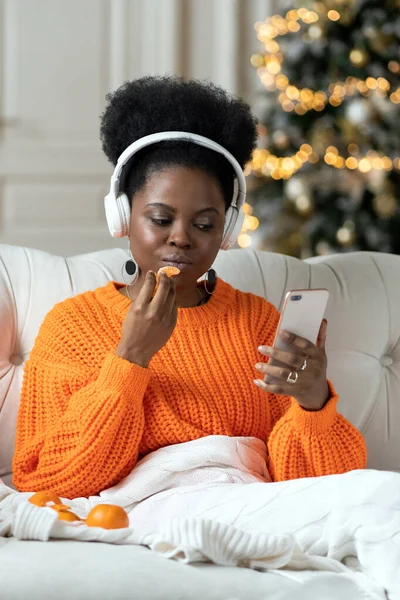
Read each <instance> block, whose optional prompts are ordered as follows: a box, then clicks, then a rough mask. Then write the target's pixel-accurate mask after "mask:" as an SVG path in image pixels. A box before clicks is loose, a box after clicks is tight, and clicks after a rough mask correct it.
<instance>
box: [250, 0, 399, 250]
mask: <svg viewBox="0 0 400 600" xmlns="http://www.w3.org/2000/svg"><path fill="white" fill-rule="evenodd" d="M255 28H256V31H257V34H258V38H259V40H260V41H261V42H262V44H263V51H262V52H260V53H259V54H256V55H254V56H253V57H252V59H251V62H252V65H253V66H254V67H255V68H257V72H258V75H259V77H260V79H261V81H262V83H263V86H264V88H265V92H262V98H261V100H262V101H261V102H260V106H262V113H260V110H258V113H259V117H260V126H259V129H260V131H259V133H260V145H259V148H258V149H257V150H256V151H255V153H254V156H253V160H252V162H251V164H250V165H248V168H247V174H248V175H250V176H249V177H248V183H249V195H248V198H249V199H248V203H246V205H245V211H246V212H247V218H246V220H245V229H244V231H243V232H242V234H241V236H240V238H239V245H240V246H242V247H246V246H248V245H250V244H252V245H253V246H256V247H259V248H262V249H265V250H273V251H277V252H282V253H285V254H290V255H293V256H300V257H307V256H310V255H316V254H328V253H332V252H343V251H352V250H373V251H379V252H392V253H396V254H400V208H399V207H400V202H399V200H400V191H399V183H400V159H399V154H400V147H399V146H400V142H399V133H400V111H399V105H400V80H399V76H400V45H399V41H400V0H386V1H385V0H328V1H326V2H310V3H308V2H307V1H305V2H304V1H303V2H302V4H301V5H293V4H292V5H291V6H287V7H286V10H285V12H283V13H282V14H280V15H274V16H272V17H269V18H267V19H266V20H265V21H264V22H259V23H256V25H255ZM256 110H257V107H256Z"/></svg>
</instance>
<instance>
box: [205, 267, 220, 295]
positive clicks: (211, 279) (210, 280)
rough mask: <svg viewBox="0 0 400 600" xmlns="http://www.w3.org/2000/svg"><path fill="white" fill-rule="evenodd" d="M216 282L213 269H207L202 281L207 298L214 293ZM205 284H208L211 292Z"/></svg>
mask: <svg viewBox="0 0 400 600" xmlns="http://www.w3.org/2000/svg"><path fill="white" fill-rule="evenodd" d="M216 280H217V274H216V272H215V271H214V269H208V271H207V275H206V278H205V279H204V289H205V290H206V292H207V294H208V295H209V296H211V294H213V293H214V288H215V282H216ZM207 284H210V285H211V286H212V288H213V289H212V290H211V292H210V290H209V289H208V287H207Z"/></svg>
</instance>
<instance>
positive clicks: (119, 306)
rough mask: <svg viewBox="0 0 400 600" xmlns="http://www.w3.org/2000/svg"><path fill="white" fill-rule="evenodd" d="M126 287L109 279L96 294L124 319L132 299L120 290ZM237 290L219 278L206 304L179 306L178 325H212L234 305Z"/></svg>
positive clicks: (105, 304)
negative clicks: (188, 306)
mask: <svg viewBox="0 0 400 600" xmlns="http://www.w3.org/2000/svg"><path fill="white" fill-rule="evenodd" d="M122 287H124V284H123V283H120V282H117V281H109V282H108V283H107V284H106V285H105V286H103V287H101V288H97V290H95V292H94V293H95V295H96V297H97V299H98V300H99V302H101V304H103V305H104V306H106V307H107V308H109V309H110V310H112V311H113V312H114V313H116V314H117V316H118V317H119V318H120V319H121V321H123V320H124V318H125V316H126V313H127V312H128V309H129V306H130V304H131V301H130V300H129V298H127V297H126V296H124V295H122V294H121V293H120V292H119V290H120V289H121V288H122ZM234 296H235V290H234V288H233V287H232V286H230V285H229V284H228V283H226V282H225V281H223V280H222V279H220V278H217V280H216V284H215V290H214V293H213V294H212V295H211V297H210V299H209V300H208V302H207V303H206V304H202V305H200V306H192V307H190V308H178V323H177V324H178V325H179V326H183V327H186V326H190V327H201V326H203V325H208V326H209V325H210V323H212V322H213V321H214V320H215V319H218V318H221V317H222V316H224V315H225V314H226V312H227V311H228V309H229V307H230V306H232V304H233V300H234Z"/></svg>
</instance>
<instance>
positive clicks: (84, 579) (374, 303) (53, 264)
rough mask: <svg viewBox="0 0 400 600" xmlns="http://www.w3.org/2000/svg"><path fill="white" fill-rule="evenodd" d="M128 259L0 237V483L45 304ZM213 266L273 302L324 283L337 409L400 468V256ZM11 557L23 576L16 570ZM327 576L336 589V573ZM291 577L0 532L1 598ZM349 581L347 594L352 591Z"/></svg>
mask: <svg viewBox="0 0 400 600" xmlns="http://www.w3.org/2000/svg"><path fill="white" fill-rule="evenodd" d="M125 260H126V253H125V252H124V251H123V250H121V249H111V250H107V251H101V252H94V253H91V254H86V255H82V256H74V257H71V258H67V259H65V258H62V257H59V256H52V255H50V254H47V253H44V252H41V251H38V250H32V249H27V248H21V247H14V246H6V245H0V477H1V478H2V479H3V481H4V482H5V483H7V484H10V483H11V462H12V455H13V445H14V436H15V426H16V416H17V410H18V403H19V395H20V388H21V382H22V373H23V366H24V361H25V360H26V359H27V358H28V356H29V352H30V350H31V348H32V347H33V344H34V341H35V337H36V335H37V332H38V329H39V326H40V324H41V322H42V320H43V318H44V316H45V315H46V313H47V312H48V311H49V310H50V309H51V308H52V306H53V305H54V304H55V303H57V302H60V301H62V300H63V299H65V298H67V297H68V296H71V295H75V294H78V293H81V292H83V291H85V290H88V289H94V288H96V287H99V286H102V285H104V284H106V283H107V281H109V280H110V279H115V280H121V268H122V265H123V263H124V262H125ZM215 268H216V270H217V273H218V275H219V276H220V277H222V278H223V279H225V280H226V281H228V282H229V283H231V284H232V285H234V286H235V287H237V288H239V289H241V290H244V291H251V292H253V293H255V294H258V295H260V296H264V297H265V298H267V299H268V300H269V301H271V302H272V303H273V304H274V305H275V306H276V307H278V308H279V307H280V304H281V301H282V298H283V296H284V294H285V292H286V291H288V290H290V289H307V288H313V287H326V288H328V290H329V291H330V299H329V304H328V308H327V313H326V316H327V318H328V337H327V352H328V360H329V363H328V365H329V366H328V376H329V378H330V379H331V380H332V381H333V383H334V385H335V387H336V389H337V390H338V392H339V394H340V398H341V399H340V402H339V411H340V412H342V414H343V415H345V416H346V417H347V418H348V419H349V420H350V421H351V422H352V423H354V424H355V425H356V426H357V427H358V429H359V430H360V431H361V432H362V433H363V434H364V436H365V439H366V442H367V446H368V466H369V467H370V468H374V469H384V470H394V471H400V302H399V295H400V257H399V256H393V255H388V254H377V253H353V254H347V255H336V256H328V257H321V258H314V259H310V260H309V261H307V262H303V261H300V260H297V259H294V258H290V257H286V256H283V255H278V254H271V253H266V252H255V251H252V250H230V251H229V252H221V253H220V254H219V256H218V258H217V260H216V263H215ZM16 565H18V571H19V572H20V573H21V574H22V573H23V576H21V577H15V566H16ZM155 571H156V574H157V576H156V577H155V576H154V575H155ZM12 573H14V576H13V575H12ZM332 578H333V579H335V588H334V590H335V595H332V598H336V597H339V596H340V593H341V592H340V585H342V584H343V581H342V580H340V581H339V579H338V578H336V576H334V575H332ZM288 581H289V583H287V582H286V584H285V585H287V586H288V587H285V589H284V590H283V588H282V587H281V578H280V576H279V575H276V574H272V573H257V572H254V571H249V570H245V569H231V568H222V567H216V566H211V565H201V566H196V567H193V566H190V567H188V566H184V565H181V564H178V563H175V562H173V561H166V560H165V559H163V558H160V557H159V556H157V555H155V554H152V553H150V552H149V551H147V550H145V549H143V548H135V547H132V546H122V547H121V546H109V545H106V544H87V543H86V544H85V543H83V542H66V541H54V542H49V543H40V542H22V541H17V540H15V539H13V538H7V539H6V538H0V598H1V599H4V600H16V599H21V600H24V599H25V598H27V597H29V598H30V600H32V599H36V598H37V599H39V598H40V599H41V600H47V599H50V598H53V597H56V596H57V599H58V600H64V599H65V600H67V599H68V600H75V599H78V598H79V599H80V598H81V599H82V600H83V599H84V600H88V599H91V598H96V600H103V599H104V600H105V599H108V598H113V600H114V599H121V600H128V599H130V598H140V599H141V600H154V599H156V598H174V599H178V598H182V599H185V600H186V599H188V600H189V599H190V600H191V599H193V600H194V599H196V600H197V599H198V598H202V597H204V596H205V597H207V598H208V599H213V598H215V599H222V598H223V599H224V600H228V599H229V598H231V600H233V599H239V598H254V599H258V598H260V599H261V598H267V597H268V598H273V600H278V598H279V600H281V599H283V598H289V597H291V594H292V593H293V594H295V593H298V589H297V588H298V585H299V583H298V581H300V579H296V577H294V578H293V580H288ZM324 585H325V584H324ZM343 585H344V584H343ZM346 585H349V586H350V585H352V584H350V583H348V584H346ZM315 586H317V587H318V581H316V582H315ZM315 586H314V588H313V593H314V592H315V593H316V592H318V593H317V595H316V596H315V598H317V597H318V598H319V597H324V599H327V598H331V596H330V594H331V593H332V590H331V589H329V588H324V589H323V590H319V591H318V590H317V588H315ZM332 589H333V588H332ZM55 590H57V592H56V596H55V595H54V593H55ZM349 590H350V588H349V589H347V590H346V593H347V594H348V596H346V597H349V598H354V599H356V598H358V596H357V592H356V591H354V595H353V596H352V595H351V594H352V592H351V590H350V591H349ZM302 593H306V590H304V588H302ZM282 594H283V595H282ZM286 594H288V595H287V596H286ZM318 594H319V595H318ZM296 597H298V598H299V596H298V595H297V596H296ZM304 597H308V598H309V597H313V598H314V595H312V596H310V595H308V596H307V594H306V595H305V596H304ZM342 597H344V596H342Z"/></svg>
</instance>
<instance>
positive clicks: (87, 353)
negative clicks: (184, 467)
mask: <svg viewBox="0 0 400 600" xmlns="http://www.w3.org/2000/svg"><path fill="white" fill-rule="evenodd" d="M119 287H121V284H117V283H115V282H110V283H108V284H107V285H106V286H104V287H101V288H98V289H97V290H95V291H90V292H86V293H84V294H80V295H78V296H75V297H73V298H69V299H67V300H65V301H64V302H61V303H60V304H57V305H56V306H55V307H54V308H53V309H52V310H51V311H50V312H49V314H48V315H47V316H46V318H45V320H44V322H43V324H42V326H41V328H40V331H39V335H38V337H37V339H36V342H35V346H34V348H33V350H32V353H31V356H30V358H29V360H28V361H27V363H26V367H25V372H24V379H23V387H22V396H21V404H20V409H19V414H18V424H17V437H16V449H15V456H14V461H13V470H14V479H13V481H14V484H15V485H16V487H17V488H18V489H19V490H23V491H34V490H41V489H51V490H54V491H55V492H57V493H58V494H60V495H62V496H64V497H67V498H74V497H77V496H89V495H93V494H98V493H99V492H100V491H101V490H103V489H105V488H108V487H110V486H112V485H115V484H116V483H117V482H118V481H119V480H121V479H122V478H123V477H125V476H126V475H128V473H129V472H130V471H131V470H132V468H133V467H134V465H135V463H136V462H137V460H138V458H140V457H141V456H143V455H145V454H147V453H148V452H150V451H152V450H156V449H157V448H160V447H162V446H166V445H169V444H179V443H181V442H187V441H189V440H193V439H196V438H200V437H202V436H206V435H213V434H217V435H229V436H255V437H257V438H260V439H262V440H263V441H265V443H266V444H267V446H268V452H269V459H268V461H269V463H268V467H269V469H270V473H271V475H272V477H273V479H274V480H275V481H278V480H284V479H293V478H298V477H309V476H318V475H328V474H331V473H342V472H345V471H349V470H351V469H358V468H364V467H365V464H366V450H365V445H364V441H363V438H362V436H361V434H360V433H359V432H358V431H357V430H356V429H355V428H354V427H353V426H352V425H351V424H350V423H349V422H348V421H346V419H344V417H342V416H341V415H339V414H338V413H337V412H336V402H337V396H336V395H335V392H334V390H333V388H332V387H331V398H330V399H329V400H328V402H327V404H326V405H325V406H324V408H323V409H322V410H321V411H319V412H308V411H305V410H304V409H302V408H301V407H300V406H299V405H298V404H297V403H296V401H295V400H294V399H291V398H288V397H284V396H278V395H273V394H266V393H265V392H264V391H262V390H261V389H259V388H258V387H257V386H256V385H254V383H253V379H254V378H255V377H257V376H259V373H258V371H256V370H255V368H254V365H255V363H256V362H260V360H262V356H261V355H260V354H259V352H258V351H257V348H258V346H259V345H261V344H268V345H272V343H273V336H274V332H275V329H276V327H277V322H278V318H279V314H278V312H277V311H276V309H275V308H274V307H273V306H272V305H271V304H269V303H268V302H266V301H265V300H264V299H263V298H260V297H258V296H255V295H253V294H246V293H243V292H240V291H238V290H235V289H233V288H232V287H231V286H230V285H228V284H227V283H225V282H223V281H222V280H220V279H218V281H217V285H216V290H215V292H214V294H213V296H212V297H211V299H210V300H209V302H208V303H207V304H205V305H203V306H198V307H193V308H183V309H179V315H178V323H177V326H176V328H175V330H174V332H173V334H172V336H171V338H170V340H169V341H168V343H167V344H166V346H164V347H163V348H162V349H161V350H160V351H159V352H158V353H157V354H156V355H155V356H154V357H153V359H152V361H151V362H150V366H149V368H148V369H144V368H142V367H139V366H138V365H136V364H131V363H130V362H128V361H126V360H124V359H122V358H120V357H118V356H116V354H115V349H116V347H117V345H118V343H119V340H120V337H121V327H122V322H123V320H124V317H125V315H126V313H127V310H128V308H129V305H130V301H129V300H128V299H127V298H125V296H123V295H122V294H121V293H120V292H119V291H118V288H119ZM264 360H266V359H265V358H264Z"/></svg>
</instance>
